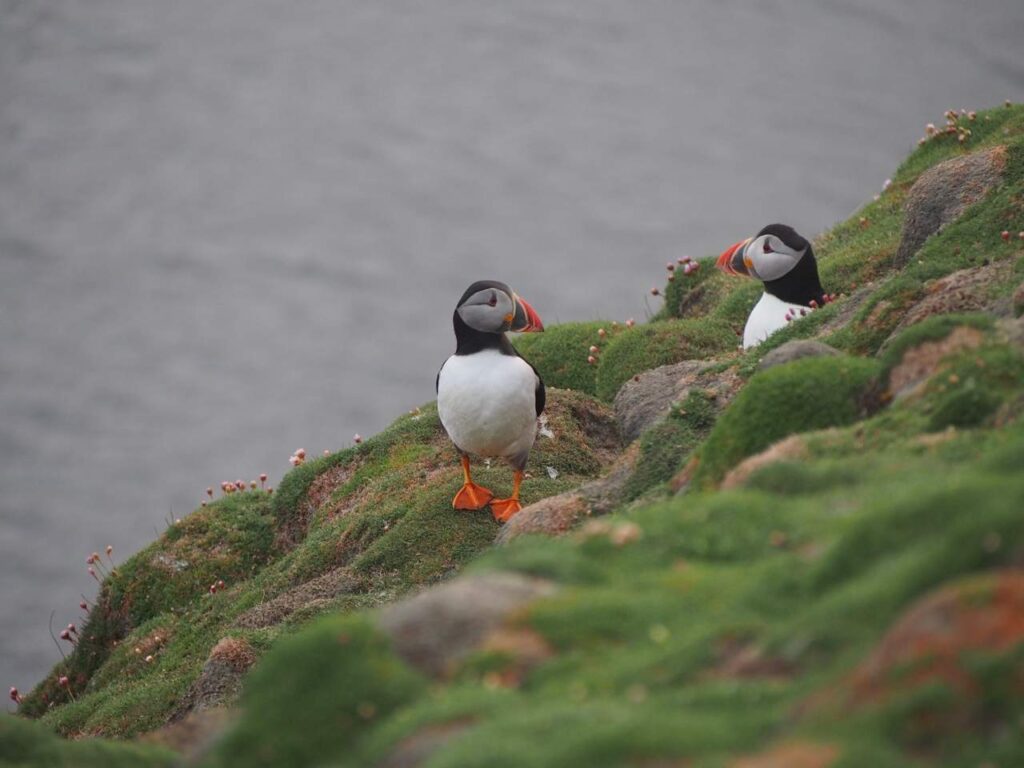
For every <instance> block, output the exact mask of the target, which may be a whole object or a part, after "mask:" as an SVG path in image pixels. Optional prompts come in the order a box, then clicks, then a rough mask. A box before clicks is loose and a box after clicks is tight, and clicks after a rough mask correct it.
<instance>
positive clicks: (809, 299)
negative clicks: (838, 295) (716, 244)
mask: <svg viewBox="0 0 1024 768" xmlns="http://www.w3.org/2000/svg"><path fill="white" fill-rule="evenodd" d="M716 266H717V267H718V268H719V269H720V270H722V271H723V272H725V273H727V274H730V275H746V276H748V277H754V278H757V279H758V280H760V281H761V282H762V283H764V294H763V295H762V296H761V300H760V301H758V302H757V304H756V305H755V306H754V309H753V310H751V312H750V316H749V317H747V324H746V327H744V329H743V348H744V349H750V348H751V347H756V346H757V345H758V344H760V343H761V342H762V341H764V340H765V339H767V338H768V337H769V336H771V335H772V334H773V333H775V332H776V331H777V330H779V329H780V328H785V327H786V324H787V323H788V322H790V321H791V320H793V319H794V318H796V317H800V316H801V315H804V314H806V313H807V312H808V311H809V310H811V309H816V308H817V307H822V306H824V305H825V304H826V303H828V302H829V301H831V299H832V297H831V296H829V295H828V294H826V293H825V291H824V289H823V288H822V287H821V280H820V279H819V278H818V262H817V261H816V260H815V258H814V250H813V249H812V248H811V244H810V243H809V242H807V240H806V239H805V238H803V237H802V236H800V235H799V234H797V232H796V230H794V229H793V228H792V227H789V226H787V225H785V224H769V225H768V226H767V227H765V228H764V229H762V230H761V231H760V232H758V233H757V234H756V235H754V236H753V237H748V238H747V239H746V240H741V241H740V242H738V243H734V244H733V245H730V246H729V247H728V248H726V249H725V251H723V252H722V255H721V256H719V257H718V262H717V264H716Z"/></svg>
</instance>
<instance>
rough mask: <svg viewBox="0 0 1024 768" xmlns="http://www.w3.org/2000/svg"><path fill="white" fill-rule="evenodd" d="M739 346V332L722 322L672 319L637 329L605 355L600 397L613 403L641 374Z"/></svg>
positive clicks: (614, 343) (599, 379)
mask: <svg viewBox="0 0 1024 768" xmlns="http://www.w3.org/2000/svg"><path fill="white" fill-rule="evenodd" d="M736 344H737V337H736V332H735V331H734V330H733V329H732V328H731V327H730V326H729V324H728V323H725V322H723V321H719V320H708V319H700V320H668V321H664V322H657V323H650V324H648V325H639V326H636V327H634V328H631V329H629V330H628V331H624V332H623V333H621V334H619V335H617V336H616V337H615V338H614V339H613V340H612V341H611V343H610V344H609V345H608V348H607V349H606V350H605V351H604V352H603V353H602V354H601V359H600V362H599V364H598V369H597V395H598V397H600V398H601V399H602V400H605V401H611V400H612V399H614V397H615V395H616V393H617V392H618V391H619V388H620V387H621V386H622V385H623V384H625V383H626V382H627V381H628V380H629V379H631V378H632V377H633V376H634V375H636V374H638V373H642V372H643V371H647V370H650V369H651V368H657V367H658V366H661V365H668V364H669V363H678V362H680V361H682V360H701V359H705V358H708V357H712V356H714V355H716V354H721V353H723V352H729V351H732V350H734V349H735V348H736Z"/></svg>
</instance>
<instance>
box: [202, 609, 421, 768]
mask: <svg viewBox="0 0 1024 768" xmlns="http://www.w3.org/2000/svg"><path fill="white" fill-rule="evenodd" d="M424 688H425V683H424V681H423V680H422V679H421V678H420V677H419V676H418V675H416V674H415V673H414V672H412V671H411V670H410V669H409V668H408V667H406V666H405V665H404V664H403V663H402V662H401V661H399V660H398V658H397V657H395V656H394V655H393V654H392V653H391V651H390V650H389V649H388V646H387V643H386V641H385V639H384V638H383V637H382V636H381V635H380V634H379V633H378V632H377V631H376V630H374V629H373V628H372V627H371V625H370V624H369V622H367V621H366V620H365V619H353V618H341V617H331V618H327V619H321V620H319V621H317V622H316V623H315V624H313V625H312V626H310V627H309V628H307V629H305V630H303V631H302V632H301V633H299V634H297V635H294V636H292V637H288V638H285V639H284V640H282V641H281V642H280V643H279V644H278V646H277V647H276V648H275V649H274V650H273V651H272V652H271V653H270V654H268V655H267V657H266V658H265V659H264V661H263V663H262V664H261V665H260V666H259V667H258V668H257V669H256V670H255V671H254V672H253V674H252V675H250V677H249V679H248V681H247V683H246V688H245V693H244V695H243V699H242V718H241V720H240V721H239V723H238V724H237V726H235V727H234V728H233V729H232V730H231V732H229V733H228V735H227V736H226V737H225V738H224V739H223V740H222V742H221V743H220V745H219V747H218V748H217V751H216V754H215V755H214V757H213V759H212V760H211V761H210V764H212V765H217V766H225V767H227V766H246V767H247V768H248V767H249V766H253V767H255V766H282V765H314V764H324V763H325V762H328V761H338V762H339V764H346V765H349V764H351V763H350V762H349V759H348V758H350V757H351V756H352V754H353V753H354V751H355V750H356V749H358V746H359V741H360V739H361V738H363V737H364V736H365V734H366V733H367V732H369V731H370V730H372V728H373V727H374V726H375V725H376V724H377V723H378V722H380V721H381V720H382V719H384V718H387V717H388V716H389V715H390V714H391V713H392V712H393V711H395V710H396V709H397V708H398V707H401V706H403V705H404V704H406V703H408V702H409V701H411V700H413V699H414V698H416V697H417V696H419V695H420V694H421V693H422V691H423V690H424Z"/></svg>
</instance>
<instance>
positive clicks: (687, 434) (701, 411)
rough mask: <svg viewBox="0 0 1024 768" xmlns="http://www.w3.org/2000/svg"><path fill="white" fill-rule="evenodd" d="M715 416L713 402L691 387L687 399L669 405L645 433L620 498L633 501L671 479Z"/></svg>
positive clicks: (708, 428)
mask: <svg viewBox="0 0 1024 768" xmlns="http://www.w3.org/2000/svg"><path fill="white" fill-rule="evenodd" d="M717 415H718V411H717V409H716V408H715V405H714V402H713V401H712V400H711V399H710V398H708V396H707V395H706V394H705V393H703V392H700V391H697V390H692V391H691V392H690V393H689V395H687V398H686V400H684V401H683V402H682V403H678V404H676V406H675V407H673V408H672V411H671V412H670V413H669V416H668V418H666V419H665V420H663V421H661V422H659V423H658V424H656V425H655V426H653V427H651V428H650V429H649V430H647V431H646V432H644V434H643V435H642V436H641V438H640V456H639V457H638V459H637V463H636V470H635V471H634V472H633V474H632V476H631V477H630V478H629V480H628V481H627V482H626V486H625V488H624V489H623V492H622V493H623V499H624V500H625V501H632V500H633V499H635V498H637V497H638V496H640V495H641V494H643V493H644V492H646V491H649V490H650V489H651V488H654V487H655V486H657V485H658V484H660V483H664V482H666V481H667V480H670V479H671V478H672V477H673V476H674V475H675V474H676V473H677V472H678V471H679V470H680V469H681V468H682V466H683V464H684V463H685V462H686V459H687V458H688V457H689V456H690V453H691V452H692V451H693V449H694V448H695V447H696V446H697V444H698V443H699V442H700V441H701V440H702V439H703V438H704V437H706V436H707V434H708V432H709V431H710V429H711V426H712V425H713V424H714V423H715V418H717Z"/></svg>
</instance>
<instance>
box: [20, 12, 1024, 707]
mask: <svg viewBox="0 0 1024 768" xmlns="http://www.w3.org/2000/svg"><path fill="white" fill-rule="evenodd" d="M1022 31H1024V3H1021V1H1020V0H979V1H978V2H975V3H970V4H968V3H964V2H960V1H959V0H907V1H904V2H893V1H892V0H817V1H816V2H810V1H807V2H798V1H797V0H776V1H775V2H756V3H755V2H745V3H741V2H717V3H696V2H683V1H681V0H679V1H676V2H672V1H670V0H630V1H629V2H621V1H620V2H609V1H604V2H600V1H596V0H520V1H519V2H506V1H504V0H435V1H434V2H422V1H419V2H417V1H414V0H365V1H364V2H338V0H323V1H321V2H303V3H295V2H284V0H275V1H274V2H271V1H270V0H245V1H244V2H243V1H242V0H219V2H215V3H210V2H204V1H201V0H176V2H167V1H166V0H91V2H82V1H81V0H0V579H2V592H0V684H3V685H18V686H20V687H21V688H22V689H27V688H29V687H30V686H31V685H32V684H33V683H34V682H35V681H36V680H37V679H38V678H39V677H40V676H41V675H42V674H43V673H44V672H45V671H46V669H47V668H48V667H49V666H50V665H51V664H52V663H53V662H54V661H55V660H56V659H57V658H58V654H57V650H56V649H55V648H54V647H53V644H52V643H51V642H50V639H49V637H48V634H47V622H48V619H49V616H50V612H51V611H56V617H55V625H56V627H57V628H59V627H61V626H63V625H64V624H66V623H67V622H68V621H69V620H71V619H73V618H74V617H75V616H76V614H77V613H78V609H77V604H78V602H79V599H80V597H79V595H80V594H82V593H84V594H86V595H90V596H91V595H92V593H93V592H94V591H95V584H94V583H93V582H92V581H91V579H89V577H88V576H87V575H86V571H85V568H86V566H85V558H86V557H87V556H88V554H89V553H90V552H92V551H93V550H102V548H103V547H105V546H106V545H107V544H112V545H113V546H114V551H115V558H116V559H124V558H125V557H127V556H128V555H129V554H131V553H132V552H134V551H136V550H137V549H139V548H140V547H141V546H143V545H144V544H146V543H148V542H149V541H151V540H152V539H153V538H154V536H155V535H156V534H157V532H158V531H160V530H161V529H162V528H163V527H164V526H165V522H166V520H167V519H168V518H170V517H172V516H181V515H184V514H186V513H187V512H189V511H190V510H191V509H192V508H194V506H195V505H196V504H197V503H198V502H199V501H200V500H201V498H202V496H203V491H204V489H205V488H206V486H208V485H217V484H219V483H220V482H221V481H222V480H228V479H230V480H234V479H237V478H244V479H251V478H253V477H255V476H256V475H258V473H260V472H262V471H266V472H268V473H269V474H270V475H271V482H272V483H276V482H277V481H278V480H279V479H280V477H281V475H282V474H283V473H284V472H285V471H286V470H287V469H288V464H287V460H288V456H289V455H290V454H291V452H292V451H293V450H295V449H296V448H299V447H300V446H301V447H304V448H306V450H307V451H309V452H311V453H314V454H315V453H320V452H321V451H322V450H324V449H325V448H329V449H338V448H341V447H343V446H345V445H348V444H350V441H351V438H352V435H353V433H355V432H360V433H362V434H364V435H366V434H371V433H373V432H375V431H377V430H380V429H381V428H382V427H384V426H385V425H386V424H387V423H388V422H389V421H390V420H391V419H392V418H394V417H395V416H396V415H398V414H400V413H402V412H404V411H406V410H408V409H409V408H411V407H413V406H416V405H418V404H420V403H422V402H424V401H427V400H430V399H431V398H432V397H433V384H434V374H435V372H436V371H437V368H438V366H439V365H440V363H441V362H442V360H443V359H444V357H445V356H446V355H447V354H448V353H449V350H450V348H451V347H452V338H451V328H450V317H451V309H452V306H453V303H454V301H455V299H456V298H457V297H458V295H459V294H460V293H461V292H462V290H463V289H464V288H465V286H466V285H467V284H468V283H469V282H470V281H472V280H474V279H477V278H485V277H488V278H489V277H495V278H500V279H504V280H506V281H507V282H509V283H510V284H511V285H512V286H513V287H514V288H515V289H516V290H518V291H519V292H520V293H521V294H522V295H523V296H525V297H527V298H528V299H529V300H530V301H531V302H532V304H533V305H534V306H535V307H536V308H537V310H538V311H539V312H540V314H541V316H542V317H543V318H544V320H545V322H547V323H549V324H550V323H556V322H560V321H569V320H582V319H592V318H618V319H620V320H624V319H626V318H627V317H630V316H633V317H636V318H637V319H638V320H640V319H643V318H644V317H645V316H646V315H647V314H648V313H649V312H650V311H652V310H654V309H656V305H655V304H654V303H652V302H650V301H648V300H647V299H648V298H649V297H647V291H648V289H649V288H650V287H651V286H652V285H654V284H655V283H658V282H660V281H661V279H662V275H663V274H664V263H665V262H666V261H667V260H669V259H674V258H676V257H678V256H681V255H684V254H692V255H704V254H710V253H717V252H718V251H719V250H720V249H721V248H723V247H724V246H726V245H728V244H730V243H732V242H734V241H736V240H737V239H739V238H741V237H744V236H747V235H749V234H752V233H753V232H754V231H756V230H757V229H759V228H760V227H761V226H762V225H764V224H767V223H769V222H771V221H774V220H782V221H785V222H788V223H791V224H793V225H794V226H796V227H797V228H798V229H799V230H801V231H802V232H804V233H805V234H808V235H813V234H815V233H817V232H820V231H821V230H822V229H825V228H827V227H828V226H830V225H831V224H833V223H835V222H836V221H838V220H839V219H841V218H844V217H845V216H847V215H849V214H850V213H851V212H853V210H854V209H855V208H856V207H858V206H859V205H860V204H861V203H863V202H865V201H867V200H869V199H870V198H871V196H872V195H873V194H875V193H876V192H877V191H879V190H880V189H881V186H882V183H883V181H884V180H885V178H886V177H887V176H889V175H890V174H891V173H892V171H893V170H894V169H895V166H896V165H897V163H898V162H899V161H900V160H901V158H902V157H903V156H904V155H905V154H906V153H907V152H908V151H909V150H910V149H912V148H913V147H914V144H915V142H916V140H917V138H918V137H919V136H920V135H921V134H922V132H923V126H924V124H925V123H927V122H929V121H936V122H937V121H940V120H941V119H942V113H943V111H944V110H945V109H947V108H950V107H954V108H960V107H967V108H982V107H988V106H992V105H995V104H1000V103H1002V101H1003V100H1004V99H1007V98H1010V99H1014V100H1020V99H1021V98H1022V97H1024V55H1022V50H1024V48H1022V46H1021V43H1020V35H1021V33H1022ZM581 354H585V353H582V352H581Z"/></svg>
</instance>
